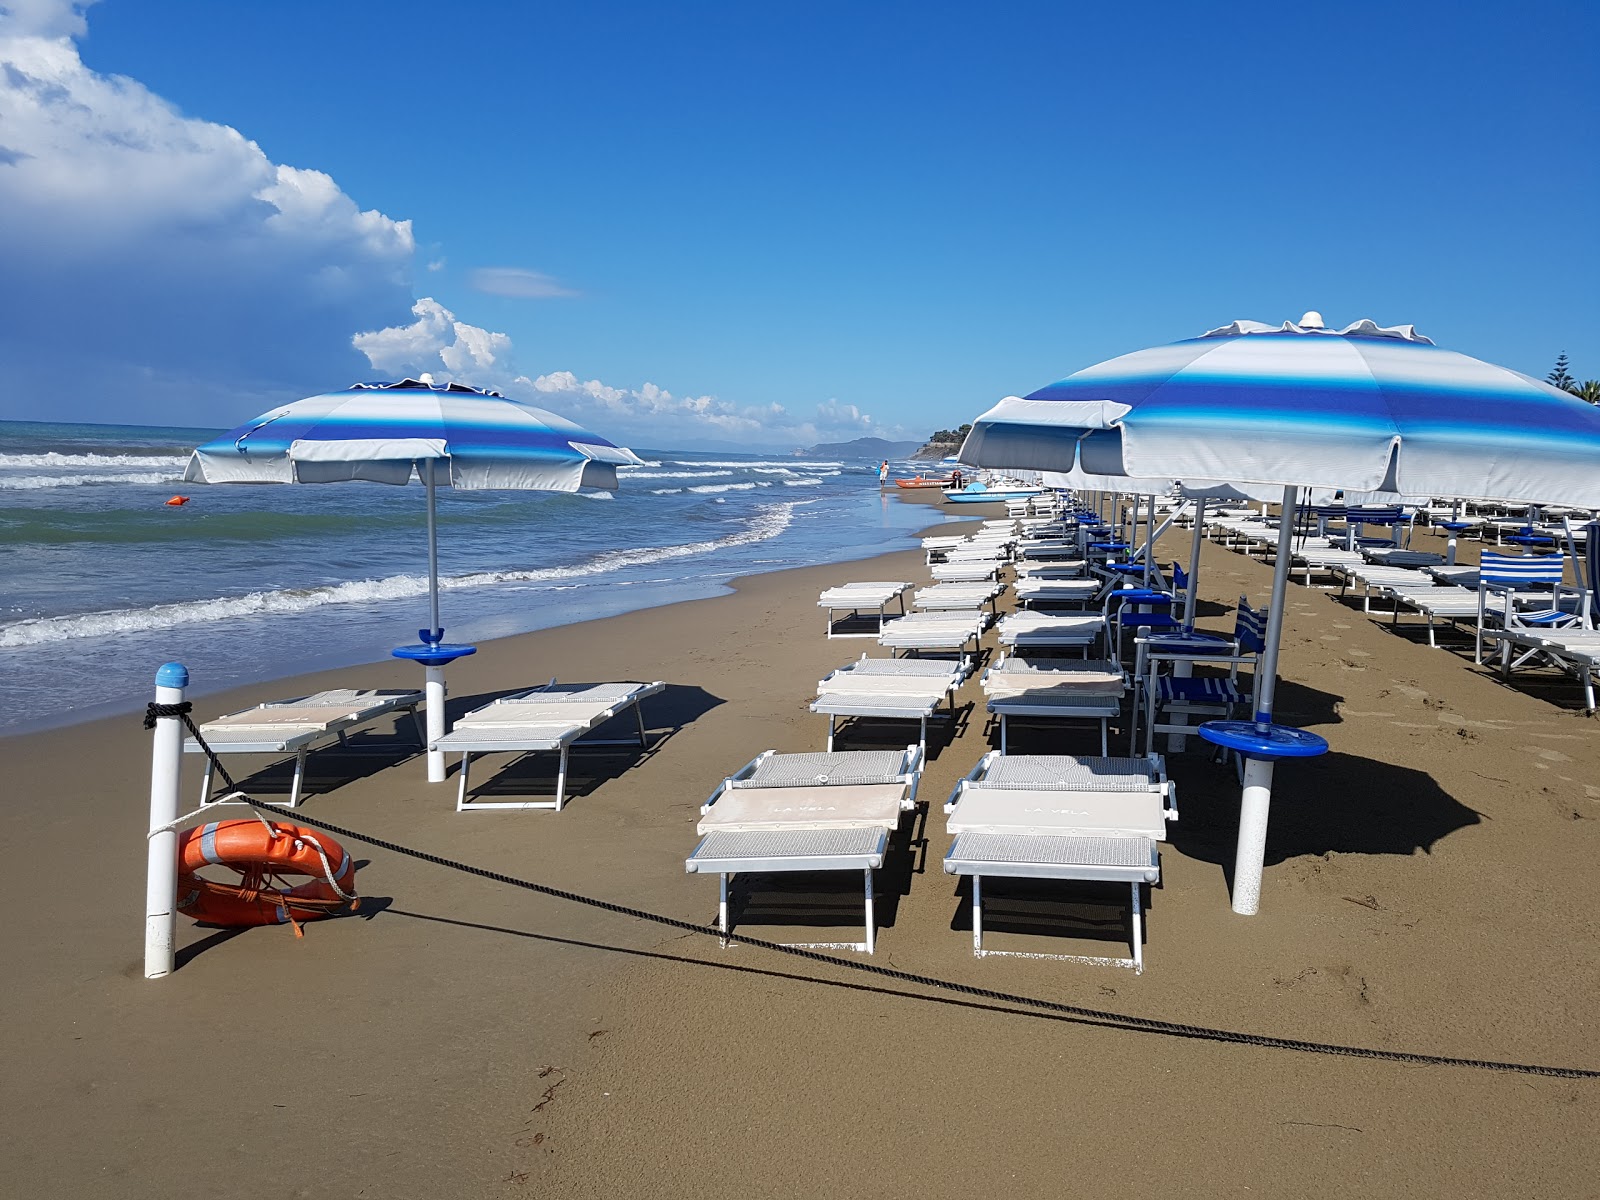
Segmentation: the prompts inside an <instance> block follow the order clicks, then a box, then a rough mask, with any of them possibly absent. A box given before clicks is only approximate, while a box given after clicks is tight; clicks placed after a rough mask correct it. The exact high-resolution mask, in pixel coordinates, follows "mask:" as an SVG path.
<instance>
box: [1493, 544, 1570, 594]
mask: <svg viewBox="0 0 1600 1200" xmlns="http://www.w3.org/2000/svg"><path fill="white" fill-rule="evenodd" d="M1565 572H1566V560H1565V559H1563V558H1562V557H1561V556H1560V555H1559V554H1549V555H1538V556H1535V555H1527V554H1522V555H1518V554H1496V553H1495V552H1494V551H1492V550H1485V551H1484V552H1483V556H1482V559H1481V561H1480V562H1479V564H1478V584H1479V586H1480V587H1523V586H1526V585H1529V584H1547V585H1551V586H1554V585H1555V584H1559V583H1560V582H1561V577H1562V575H1563V574H1565Z"/></svg>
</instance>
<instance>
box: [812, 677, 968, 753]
mask: <svg viewBox="0 0 1600 1200" xmlns="http://www.w3.org/2000/svg"><path fill="white" fill-rule="evenodd" d="M970 673H971V672H970V670H969V668H968V667H967V665H966V664H965V662H950V661H949V660H947V659H928V658H868V657H867V656H866V655H862V656H861V658H860V659H858V660H857V661H856V662H853V663H848V664H846V665H845V666H842V667H840V668H839V669H838V670H837V671H833V672H830V673H829V675H828V676H827V678H826V679H823V680H822V681H820V682H819V683H818V684H817V698H816V699H815V700H814V701H812V704H811V711H812V712H814V713H825V714H827V717H828V750H829V751H832V750H833V738H834V731H835V728H836V727H837V725H838V720H839V718H840V717H875V718H880V719H884V720H891V721H916V722H918V723H919V728H920V733H919V735H918V738H917V745H918V746H919V747H920V748H921V749H922V750H923V751H924V753H925V752H926V751H927V748H928V719H929V718H930V717H932V716H933V715H934V714H935V713H936V712H937V711H938V709H939V705H940V704H941V703H942V702H945V701H948V702H949V703H950V705H951V706H952V708H953V707H954V704H955V690H956V688H958V687H960V686H961V685H962V683H963V682H965V681H966V678H967V676H968V675H969V674H970Z"/></svg>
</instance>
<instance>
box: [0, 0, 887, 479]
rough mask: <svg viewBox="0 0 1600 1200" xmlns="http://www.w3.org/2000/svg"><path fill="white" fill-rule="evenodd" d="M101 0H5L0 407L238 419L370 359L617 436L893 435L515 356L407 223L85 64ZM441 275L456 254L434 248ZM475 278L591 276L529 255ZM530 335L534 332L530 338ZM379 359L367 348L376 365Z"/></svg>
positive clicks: (841, 417) (534, 281) (82, 415)
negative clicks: (420, 277) (520, 400)
mask: <svg viewBox="0 0 1600 1200" xmlns="http://www.w3.org/2000/svg"><path fill="white" fill-rule="evenodd" d="M91 3H92V0H0V363H3V364H4V368H5V373H4V376H3V377H0V417H36V416H39V415H42V414H41V412H40V410H39V407H38V401H37V397H38V396H39V395H41V394H48V395H49V396H50V397H51V404H52V407H51V412H50V415H52V416H55V417H57V418H59V419H67V420H88V421H113V422H127V421H133V422H142V421H162V422H169V423H175V424H176V423H188V424H195V425H202V426H212V427H226V426H229V425H233V424H236V423H238V422H240V421H243V420H246V419H248V418H249V417H251V416H254V415H255V414H256V413H258V412H260V411H262V410H263V409H265V408H268V407H270V406H271V405H273V404H277V403H281V402H283V401H285V400H288V399H293V398H294V397H296V396H301V395H307V394H310V393H312V392H316V391H322V390H325V389H327V388H330V387H339V386H343V385H344V384H346V383H349V382H353V381H355V380H357V379H362V378H371V377H372V374H373V372H374V371H376V372H379V373H383V374H387V375H392V376H401V375H415V374H419V373H421V372H423V371H430V372H432V373H434V374H435V375H436V376H440V377H443V378H447V379H448V378H453V379H459V380H461V381H462V382H466V383H474V384H479V385H483V386H489V387H494V388H496V389H498V390H501V391H503V392H505V393H506V394H508V395H516V396H521V397H524V398H527V399H529V400H531V401H533V402H535V403H538V404H541V405H543V406H544V407H547V408H551V409H554V410H556V411H557V412H560V413H563V414H564V415H568V416H570V417H572V418H573V419H575V420H578V421H581V422H583V423H585V424H588V425H590V426H591V427H592V428H593V429H594V430H595V431H596V432H597V433H600V434H602V435H604V436H607V437H612V438H613V439H614V440H617V441H630V440H631V441H635V442H638V443H640V444H644V445H656V446H663V447H670V446H674V445H693V444H695V443H696V442H701V441H709V440H716V441H721V442H724V443H748V444H752V445H769V446H770V445H776V444H782V443H790V444H792V445H806V444H810V443H812V442H816V441H828V440H842V439H848V438H851V437H858V436H861V435H862V434H863V433H869V432H870V433H875V434H886V435H889V436H893V435H894V434H895V433H896V432H898V431H896V430H892V429H890V430H885V429H883V428H881V427H879V426H878V425H877V424H876V423H875V422H874V421H873V419H872V417H871V416H869V415H868V414H866V413H864V412H862V411H861V410H859V409H858V408H856V407H855V406H854V405H849V404H843V403H839V402H837V401H834V400H828V401H826V402H825V403H823V404H821V405H819V406H818V407H817V409H816V412H815V414H814V415H813V416H809V417H802V416H797V415H795V414H794V413H791V412H789V411H788V410H786V409H785V408H784V407H783V406H781V405H778V404H747V403H741V402H738V401H734V400H728V399H723V398H720V397H717V396H713V395H694V394H687V395H685V394H677V393H674V392H671V391H668V390H667V389H666V388H664V387H661V386H659V385H657V384H655V383H648V382H647V383H642V384H640V385H638V386H637V387H619V386H615V385H613V384H607V383H602V382H601V381H599V380H597V379H589V380H584V379H581V378H580V377H579V376H578V375H576V374H574V373H572V372H570V371H564V370H545V371H543V372H542V373H538V374H532V373H530V374H523V373H520V372H519V370H518V368H517V366H516V364H515V362H514V357H515V356H514V347H513V346H512V342H511V338H510V337H508V336H507V335H506V334H504V333H497V332H493V331H491V330H488V329H485V328H482V327H481V326H477V325H473V324H471V323H470V322H468V321H465V320H461V319H460V318H458V317H457V316H456V314H455V313H454V312H452V311H451V310H450V309H449V308H447V307H446V306H445V305H444V304H442V303H440V302H439V301H438V300H436V299H434V298H433V297H431V296H428V297H423V298H422V299H417V298H416V296H415V293H414V291H413V281H412V274H413V264H414V262H415V261H416V259H417V257H418V250H417V245H416V242H415V239H414V238H413V235H412V229H411V223H410V222H409V221H405V220H396V219H395V218H392V217H390V216H387V215H386V214H384V213H382V212H380V211H377V210H376V209H371V208H363V207H362V206H361V204H359V203H358V202H357V201H356V200H355V199H354V198H352V197H351V196H349V195H347V194H346V193H345V192H344V191H343V190H342V189H341V188H340V187H339V185H338V183H337V182H336V181H335V180H334V179H333V178H331V177H330V176H328V175H327V174H325V173H324V172H322V171H318V170H314V169H310V168H307V167H301V166H294V165H289V164H285V163H277V162H274V161H272V160H271V159H269V158H268V157H267V156H266V154H265V153H263V152H262V150H261V148H260V147H259V146H258V145H256V143H255V142H253V141H251V140H250V139H249V138H248V137H247V136H246V135H245V134H243V133H241V132H239V131H238V130H235V129H232V128H230V127H228V126H226V125H221V124H218V123H216V122H213V121H207V120H205V119H203V118H201V117H198V116H191V115H189V114H186V113H183V112H181V111H179V110H178V109H177V108H175V107H174V106H173V105H172V104H170V103H168V102H167V101H166V100H164V99H162V98H161V97H160V96H157V95H155V94H154V93H153V92H151V91H150V90H149V89H148V88H146V87H145V86H144V85H143V84H141V83H139V82H138V81H137V80H134V79H129V78H126V77H123V76H118V75H104V74H100V73H98V72H95V71H92V70H90V69H89V68H88V67H87V66H85V65H84V63H83V60H82V58H81V57H80V56H79V53H78V48H77V45H76V39H78V38H81V37H83V36H84V34H85V32H86V30H87V21H86V17H85V14H86V12H88V11H89V8H90V5H91ZM424 257H425V258H426V259H428V260H430V261H428V262H427V263H426V268H425V269H426V271H427V272H429V273H437V272H440V271H442V270H443V269H444V267H445V257H444V254H443V251H442V248H441V247H437V246H429V247H428V248H427V251H426V254H425V255H424ZM468 282H469V284H470V285H471V286H472V287H473V288H475V289H476V290H478V291H481V292H486V293H490V294H493V295H497V296H509V297H518V298H535V299H539V298H547V297H558V296H566V295H574V294H576V293H575V292H574V291H572V289H570V288H568V287H567V286H566V285H564V284H563V283H561V282H560V281H559V280H557V279H554V278H552V277H551V276H549V275H545V274H543V273H541V272H538V271H533V270H528V269H525V268H521V267H484V268H480V269H478V270H476V271H474V272H471V273H470V274H469V275H468ZM524 350H525V351H526V347H525V348H524ZM369 364H370V365H369Z"/></svg>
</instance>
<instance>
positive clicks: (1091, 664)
mask: <svg viewBox="0 0 1600 1200" xmlns="http://www.w3.org/2000/svg"><path fill="white" fill-rule="evenodd" d="M983 690H984V694H985V695H986V696H987V697H988V703H987V706H988V710H989V712H991V713H993V714H994V715H995V716H996V717H998V718H999V720H1000V753H1001V754H1004V753H1006V751H1007V748H1008V741H1007V726H1008V720H1009V719H1010V718H1012V717H1037V718H1039V719H1042V720H1052V721H1099V722H1100V753H1101V754H1108V753H1110V728H1109V722H1110V720H1111V718H1112V717H1115V716H1117V715H1119V714H1120V713H1121V711H1122V697H1123V695H1124V694H1125V693H1126V692H1127V690H1128V675H1127V672H1126V671H1124V670H1123V669H1122V664H1121V663H1118V662H1114V661H1111V660H1106V659H1037V660H1030V659H1026V658H1017V657H1002V658H1001V659H1000V660H999V661H998V662H996V663H995V664H994V665H993V666H992V667H990V668H989V669H988V670H987V671H985V672H984V673H983Z"/></svg>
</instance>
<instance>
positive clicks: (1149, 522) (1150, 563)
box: [1144, 492, 1156, 587]
mask: <svg viewBox="0 0 1600 1200" xmlns="http://www.w3.org/2000/svg"><path fill="white" fill-rule="evenodd" d="M1145 513H1146V516H1145V523H1144V586H1145V587H1149V586H1150V573H1151V571H1152V569H1153V568H1154V566H1155V561H1156V494H1155V493H1154V492H1151V493H1150V506H1149V508H1147V509H1146V510H1145Z"/></svg>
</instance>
